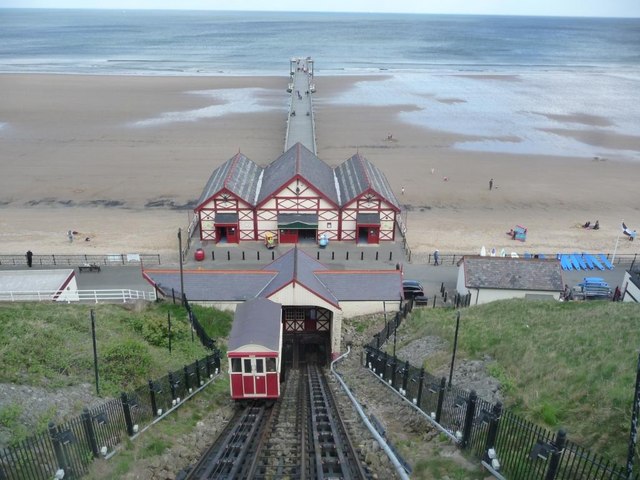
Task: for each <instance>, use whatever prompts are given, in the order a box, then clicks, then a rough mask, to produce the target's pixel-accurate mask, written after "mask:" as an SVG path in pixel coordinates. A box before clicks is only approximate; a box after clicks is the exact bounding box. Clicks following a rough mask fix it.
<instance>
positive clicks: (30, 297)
mask: <svg viewBox="0 0 640 480" xmlns="http://www.w3.org/2000/svg"><path fill="white" fill-rule="evenodd" d="M156 298H157V297H156V292H155V291H154V290H150V291H143V290H129V289H125V288H123V289H107V290H37V291H0V301H2V302H33V301H36V302H51V301H53V302H91V303H100V302H118V303H120V302H122V303H127V302H131V301H137V300H146V301H149V302H153V301H155V300H156Z"/></svg>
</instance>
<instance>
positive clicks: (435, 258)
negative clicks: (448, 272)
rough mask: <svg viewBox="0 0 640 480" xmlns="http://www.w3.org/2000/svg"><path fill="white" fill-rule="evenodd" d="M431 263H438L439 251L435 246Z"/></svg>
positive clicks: (436, 264)
mask: <svg viewBox="0 0 640 480" xmlns="http://www.w3.org/2000/svg"><path fill="white" fill-rule="evenodd" d="M433 265H434V266H436V267H437V266H438V265H440V252H439V251H438V249H437V248H436V251H435V252H433Z"/></svg>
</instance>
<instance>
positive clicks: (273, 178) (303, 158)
mask: <svg viewBox="0 0 640 480" xmlns="http://www.w3.org/2000/svg"><path fill="white" fill-rule="evenodd" d="M297 176H300V177H302V178H303V179H305V180H306V181H307V183H308V184H309V185H313V186H314V188H315V189H316V190H317V191H318V192H319V193H320V194H322V195H324V196H325V197H327V199H329V200H330V201H332V202H333V203H335V204H336V205H338V193H337V191H336V182H335V179H334V176H333V170H332V169H331V167H330V166H329V165H327V164H326V163H324V162H323V161H322V160H320V159H319V158H318V157H316V156H315V155H314V154H313V153H312V152H311V151H310V150H309V149H308V148H306V147H305V146H304V145H302V144H301V143H296V144H295V145H294V146H293V147H291V148H290V149H289V150H287V151H286V152H284V153H283V154H282V155H280V156H279V157H278V158H277V159H276V160H274V161H273V162H272V163H270V164H269V165H268V166H267V167H266V168H265V170H264V175H263V178H262V186H261V187H260V193H259V194H258V201H257V204H260V203H262V202H263V201H264V200H265V199H267V198H269V197H270V196H271V195H273V194H274V193H276V192H277V191H278V190H279V189H280V188H282V187H283V186H285V185H286V184H287V183H289V182H290V181H291V180H293V179H294V178H296V177H297Z"/></svg>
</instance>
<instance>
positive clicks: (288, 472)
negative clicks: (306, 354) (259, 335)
mask: <svg viewBox="0 0 640 480" xmlns="http://www.w3.org/2000/svg"><path fill="white" fill-rule="evenodd" d="M363 465H364V464H363V462H362V461H361V459H360V458H359V455H358V452H357V450H356V449H355V448H354V446H353V443H352V442H351V440H350V438H349V435H348V433H347V429H346V427H345V423H344V421H343V419H342V417H341V415H340V412H339V408H338V406H337V403H336V401H335V399H334V396H333V393H332V391H331V388H329V383H328V382H327V379H326V377H325V375H324V372H323V371H322V370H321V369H320V368H319V367H317V366H316V365H309V366H307V367H306V369H305V370H304V371H302V370H291V371H290V372H289V374H288V378H287V382H286V384H285V385H284V387H283V389H282V395H281V397H280V399H279V400H278V401H277V402H276V404H275V405H274V406H273V407H272V408H269V407H267V406H265V405H263V404H259V403H255V404H252V405H250V406H248V407H246V408H245V409H243V410H239V411H238V412H237V413H236V415H235V416H234V417H233V418H232V420H231V421H230V422H229V424H228V425H227V428H226V429H225V430H224V431H223V432H222V434H221V435H220V436H219V437H218V440H217V441H216V442H215V443H214V444H213V445H211V447H209V449H208V450H207V451H206V452H205V454H204V455H203V456H202V458H201V459H200V461H199V462H198V463H197V464H196V465H195V466H194V467H193V468H192V469H191V470H190V472H189V473H188V474H187V476H186V477H184V478H185V479H190V480H192V479H199V480H200V479H256V480H262V479H264V480H267V479H269V480H276V479H292V478H296V479H368V478H371V475H370V474H369V472H368V471H367V470H366V468H365V467H364V466H363Z"/></svg>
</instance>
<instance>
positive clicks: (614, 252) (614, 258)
mask: <svg viewBox="0 0 640 480" xmlns="http://www.w3.org/2000/svg"><path fill="white" fill-rule="evenodd" d="M623 224H624V220H622V221H621V224H620V226H621V227H622V225H623ZM619 241H620V230H618V236H617V237H616V246H615V247H614V249H613V257H612V258H611V265H613V264H614V262H615V261H616V252H617V251H618V242H619Z"/></svg>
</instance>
